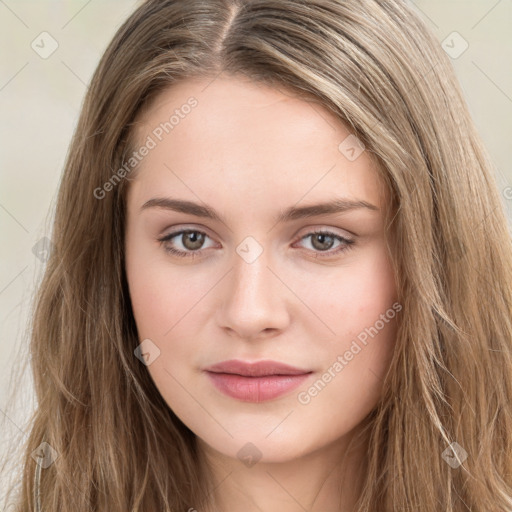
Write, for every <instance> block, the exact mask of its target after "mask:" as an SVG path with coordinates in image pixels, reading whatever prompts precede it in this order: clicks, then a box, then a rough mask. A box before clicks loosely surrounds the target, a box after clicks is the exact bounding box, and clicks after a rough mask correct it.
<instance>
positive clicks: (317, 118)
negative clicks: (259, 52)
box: [134, 76, 385, 205]
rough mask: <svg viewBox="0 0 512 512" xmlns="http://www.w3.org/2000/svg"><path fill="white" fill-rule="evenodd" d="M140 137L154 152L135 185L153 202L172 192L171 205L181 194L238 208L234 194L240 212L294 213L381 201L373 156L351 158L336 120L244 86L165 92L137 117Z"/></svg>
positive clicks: (218, 82)
mask: <svg viewBox="0 0 512 512" xmlns="http://www.w3.org/2000/svg"><path fill="white" fill-rule="evenodd" d="M191 98H193V100H191ZM190 105H194V106H193V107H191V106H190ZM135 134H136V140H137V143H136V145H135V146H136V148H138V147H140V146H141V145H143V144H144V142H145V141H147V140H148V138H151V139H152V141H153V143H154V144H152V146H153V145H154V147H152V149H151V150H150V151H149V152H148V154H147V156H145V157H144V158H143V159H142V161H141V162H140V164H139V166H138V167H139V169H138V174H137V177H136V178H137V179H136V180H135V181H134V184H135V183H137V184H138V187H139V190H142V189H145V190H147V193H148V194H149V193H150V192H151V193H156V192H166V191H170V190H173V194H172V195H173V196H175V195H176V192H175V190H176V188H178V189H179V190H180V192H183V193H184V194H186V195H187V196H188V197H190V198H192V196H191V193H192V195H194V194H195V195H196V196H198V197H201V198H202V197H204V196H209V197H211V198H214V197H215V198H216V201H215V202H218V200H221V201H222V200H223V198H225V199H227V200H230V202H233V201H234V199H233V196H232V195H231V196H230V195H229V193H230V192H231V193H234V192H235V191H236V194H238V196H239V197H240V201H241V202H243V201H244V200H246V199H255V198H257V197H261V198H265V199H266V201H267V204H276V203H275V202H276V201H277V202H279V203H281V202H282V200H283V199H286V203H287V204H289V203H290V202H297V201H300V200H301V198H303V197H304V198H306V196H307V200H308V201H309V200H311V201H314V200H316V199H325V198H326V194H329V193H334V192H336V195H338V196H339V195H343V196H345V197H352V198H357V199H362V200H367V201H369V202H372V203H373V204H377V205H379V204H382V201H383V198H382V195H383V194H384V193H385V189H384V188H383V186H382V182H381V180H380V178H379V175H378V172H377V163H376V162H375V160H374V159H373V158H371V157H370V155H369V153H368V151H363V152H362V153H361V154H360V155H359V157H357V158H356V159H351V158H348V156H350V155H347V153H346V149H347V144H348V145H350V141H351V140H352V139H351V138H350V137H352V138H353V137H354V136H353V135H352V134H351V131H350V130H349V129H348V128H347V126H346V125H345V124H343V123H342V122H341V121H340V120H339V119H338V118H337V117H336V116H335V115H334V114H333V113H331V112H330V111H329V110H327V109H326V108H324V107H322V106H321V105H320V104H319V103H317V102H312V101H306V100H304V99H300V98H298V97H297V96H296V95H295V94H294V93H293V92H292V91H288V90H286V89H281V88H280V89H276V88H271V87H269V86H265V85H262V84H257V83H255V82H252V81H249V80H248V79H246V78H239V77H237V78H235V77H225V76H220V77H217V78H215V79H213V81H212V79H211V78H210V79H193V80H185V81H182V82H179V83H178V84H176V85H173V86H171V87H169V88H167V89H165V90H164V91H163V92H161V93H160V94H159V95H158V97H157V98H156V99H155V100H154V101H153V102H152V103H151V105H150V107H149V108H148V109H147V110H146V111H145V112H144V114H143V115H141V116H140V118H139V119H138V121H137V124H136V131H135ZM347 140H348V141H349V142H348V143H347ZM215 192H218V195H217V196H215ZM194 199H197V197H195V198H194ZM246 204H249V203H246Z"/></svg>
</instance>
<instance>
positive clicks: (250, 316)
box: [221, 237, 286, 337]
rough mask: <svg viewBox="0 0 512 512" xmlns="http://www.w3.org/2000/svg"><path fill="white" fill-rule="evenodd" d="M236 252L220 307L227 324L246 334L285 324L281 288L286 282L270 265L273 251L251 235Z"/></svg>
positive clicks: (284, 309)
mask: <svg viewBox="0 0 512 512" xmlns="http://www.w3.org/2000/svg"><path fill="white" fill-rule="evenodd" d="M236 252H237V253H236V254H235V255H234V257H233V271H232V272H231V276H230V278H229V280H228V282H229V284H228V285H227V292H226V294H225V295H224V297H223V304H222V307H221V309H222V311H223V315H222V318H221V322H222V323H223V324H224V327H230V328H231V329H232V330H234V331H237V332H238V333H239V334H240V335H241V336H244V337H252V336H256V335H257V334H258V333H259V332H260V331H262V330H265V329H276V328H278V329H280V328H282V327H283V326H284V322H285V321H286V307H285V300H284V297H282V296H281V292H280V291H279V289H278V288H279V287H282V286H283V285H282V283H280V282H279V280H278V279H277V278H276V276H275V275H274V274H273V272H272V271H271V270H270V268H268V267H271V261H270V258H269V256H270V253H269V252H267V251H265V250H263V247H262V246H261V245H260V244H259V243H258V242H256V241H255V240H254V239H251V237H248V239H246V240H244V241H243V242H242V243H240V244H239V246H238V247H237V248H236ZM281 291H283V290H281Z"/></svg>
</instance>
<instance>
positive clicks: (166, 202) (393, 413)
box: [19, 0, 512, 512]
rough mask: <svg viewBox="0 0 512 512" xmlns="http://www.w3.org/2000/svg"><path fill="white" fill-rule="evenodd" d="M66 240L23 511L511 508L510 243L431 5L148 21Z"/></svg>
mask: <svg viewBox="0 0 512 512" xmlns="http://www.w3.org/2000/svg"><path fill="white" fill-rule="evenodd" d="M52 241H53V243H54V246H55V249H54V251H53V252H52V254H51V257H50V260H49V261H48V264H47V269H46V274H45V278H44V281H43V283H42V285H41V289H40V292H39V296H38V299H37V309H36V312H35V317H34V324H33V338H32V344H31V350H32V365H33V370H34V378H35V386H36V391H37V397H38V410H37V413H36V415H35V417H34V421H33V425H32V430H31V433H30V438H29V441H28V444H27V447H26V455H25V459H24V472H23V481H22V494H21V497H20V505H19V510H33V508H32V507H33V506H34V507H36V508H35V509H36V510H45V511H50V510H74V511H84V512H85V511H90V510H98V511H99V510H109V511H116V510H119V511H126V510H134V511H139V510H140V511H146V510H147V511H150V510H169V511H173V512H174V511H178V510H180V511H181V510H189V511H192V510H197V511H203V510H206V511H213V510H229V511H236V510H244V511H247V510H265V511H271V510H277V509H278V508H279V510H280V511H281V512H283V511H296V510H311V511H322V512H331V511H353V510H354V511H355V510H357V511H365V512H370V511H376V510H378V511H379V512H384V511H398V510H401V511H405V510H415V511H429V512H430V511H437V510H446V511H452V512H455V511H463V510H475V511H490V510H500V511H506V510H507V511H509V510H512V491H511V483H512V481H511V480H512V478H511V476H510V475H512V435H511V434H510V432H512V428H511V427H512V416H511V406H510V405H509V404H510V398H511V397H512V371H511V370H512V363H511V358H510V341H511V337H512V324H511V304H512V294H511V287H510V282H511V279H512V257H511V246H510V236H509V233H508V229H507V222H506V218H505V215H504V211H503V208H502V205H501V204H500V198H499V194H498V192H497V190H496V185H495V183H494V180H493V177H492V168H491V167H490V164H489V163H488V160H487V159H486V157H485V153H484V150H483V147H482V144H481V142H480V139H479V137H478V135H477V133H476V131H475V128H474V126H473V123H472V121H471V118H470V115H469V114H468V110H467V106H466V104H465V102H464V100H463V98H462V95H461V92H460V89H459V87H458V84H457V82H456V79H455V78H454V74H453V70H452V68H451V65H450V63H449V59H448V57H447V56H446V55H445V54H444V52H443V50H442V49H441V48H440V47H439V45H438V43H437V41H436V40H435V38H434V37H433V36H432V35H431V34H430V33H429V32H428V31H427V30H426V28H425V27H424V25H423V24H422V23H421V22H420V20H419V19H418V17H417V15H416V14H415V13H414V11H413V10H412V9H411V8H410V7H409V6H408V5H407V4H406V3H404V2H402V1H400V0H362V1H361V0H357V1H356V0H350V1H341V0H339V1H337V0H313V1H307V2H306V1H297V0H279V1H272V0H249V1H243V2H242V1H236V0H208V1H206V0H191V1H187V2H185V1H177V0H173V1H162V0H159V1H147V2H145V3H144V4H142V5H141V6H140V7H139V8H138V9H137V10H136V12H134V13H133V15H132V16H131V17H130V18H129V19H128V20H127V22H126V23H125V24H124V25H123V26H122V27H121V28H120V30H119V31H118V33H117V34H116V36H115V37H114V39H113V41H112V43H111V44H110V46H109V47H108V49H107V51H106V53H105V55H104V57H103V58H102V60H101V62H100V64H99V66H98V69H97V71H96V73H95V75H94V77H93V80H92V83H91V86H90V88H89V90H88V93H87V97H86V100H85V103H84V106H83V109H82V114H81V117H80V121H79V125H78V127H77V130H76V134H75V137H74V139H73V142H72V146H71V150H70V154H69V158H68V161H67V164H66V169H65V173H64V176H63V179H62V183H61V187H60V192H59V197H58V206H57V211H56V218H55V225H54V235H53V240H52ZM324 244H326V246H325V245H324Z"/></svg>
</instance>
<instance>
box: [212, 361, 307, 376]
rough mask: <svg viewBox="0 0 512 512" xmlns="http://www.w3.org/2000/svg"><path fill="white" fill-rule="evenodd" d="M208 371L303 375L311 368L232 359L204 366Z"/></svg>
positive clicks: (273, 362) (257, 374)
mask: <svg viewBox="0 0 512 512" xmlns="http://www.w3.org/2000/svg"><path fill="white" fill-rule="evenodd" d="M205 370H206V371H208V372H214V373H231V374H236V375H242V376H243V377H262V376H265V375H303V374H306V373H311V370H303V369H301V368H296V367H294V366H290V365H288V364H284V363H280V362H279V361H270V360H268V361H258V362H255V363H250V362H246V361H240V360H237V359H232V360H230V361H222V362H221V363H217V364H214V365H212V366H208V367H207V368H205Z"/></svg>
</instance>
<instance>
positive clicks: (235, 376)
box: [205, 360, 313, 402]
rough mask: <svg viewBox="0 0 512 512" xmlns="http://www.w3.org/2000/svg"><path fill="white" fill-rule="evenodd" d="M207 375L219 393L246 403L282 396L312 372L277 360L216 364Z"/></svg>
mask: <svg viewBox="0 0 512 512" xmlns="http://www.w3.org/2000/svg"><path fill="white" fill-rule="evenodd" d="M205 372H206V374H207V375H208V377H209V378H210V380H211V382H212V383H213V385H214V386H215V387H216V388H217V389H218V390H219V391H221V392H222V393H223V394H225V395H227V396H229V397H231V398H235V399H237V400H240V401H243V402H264V401H267V400H272V399H274V398H277V397H279V396H282V395H284V394H286V393H288V392H290V391H291V390H293V389H295V388H296V387H298V386H299V385H300V384H301V383H303V382H304V381H305V380H306V379H307V378H308V377H309V375H310V374H312V373H313V372H312V371H311V370H307V369H301V368H296V367H294V366H290V365H286V364H284V363H280V362H277V361H259V362H256V363H248V362H245V361H239V360H231V361H224V362H222V363H218V364H215V365H213V366H210V367H208V368H206V369H205Z"/></svg>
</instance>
